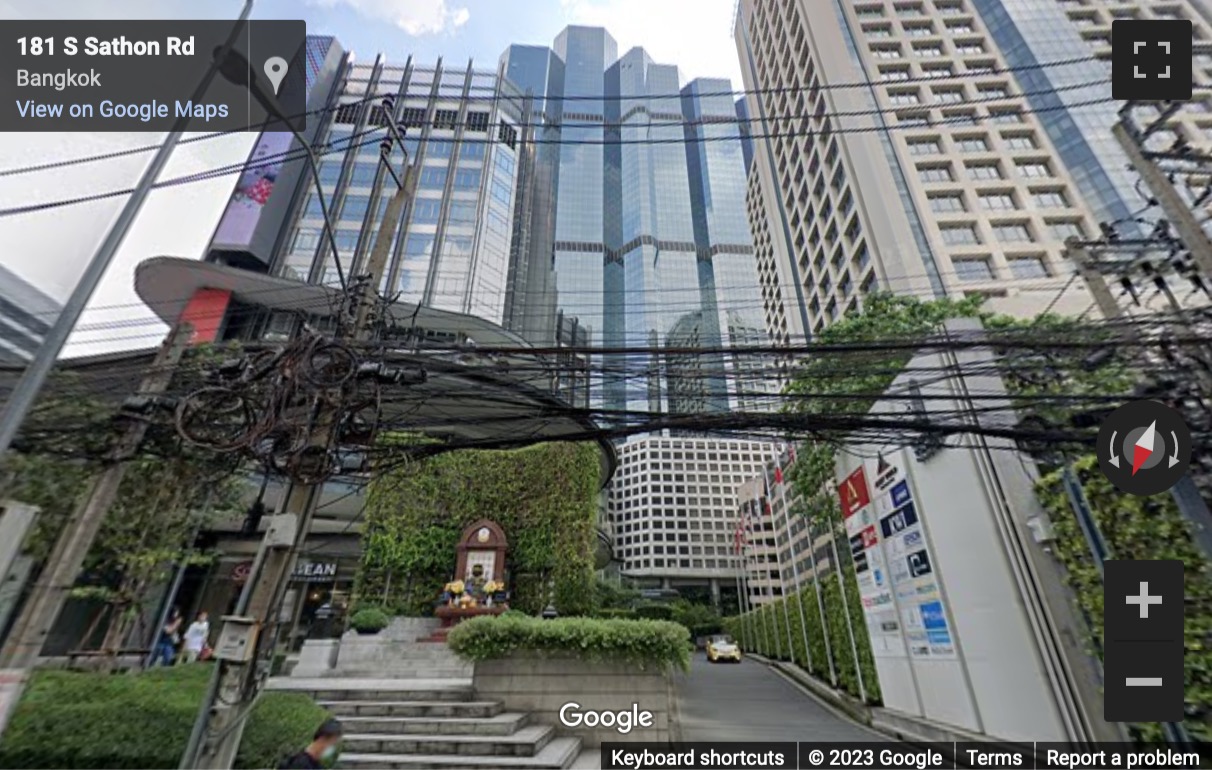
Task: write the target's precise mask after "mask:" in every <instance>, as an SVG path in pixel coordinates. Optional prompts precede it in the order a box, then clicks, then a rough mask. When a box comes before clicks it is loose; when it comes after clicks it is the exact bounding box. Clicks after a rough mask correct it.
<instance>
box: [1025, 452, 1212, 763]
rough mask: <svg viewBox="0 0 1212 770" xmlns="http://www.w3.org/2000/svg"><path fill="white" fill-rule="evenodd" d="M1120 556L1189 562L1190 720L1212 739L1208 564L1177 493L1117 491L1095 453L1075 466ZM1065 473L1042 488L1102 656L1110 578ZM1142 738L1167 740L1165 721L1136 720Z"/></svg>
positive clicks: (1192, 728)
mask: <svg viewBox="0 0 1212 770" xmlns="http://www.w3.org/2000/svg"><path fill="white" fill-rule="evenodd" d="M1073 467H1074V470H1075V471H1076V473H1077V476H1078V480H1079V481H1080V482H1081V484H1082V487H1083V489H1084V490H1085V493H1086V500H1087V501H1088V503H1089V505H1090V511H1091V513H1092V514H1093V516H1094V519H1095V521H1096V522H1097V523H1098V528H1099V530H1100V531H1101V532H1102V535H1103V539H1104V540H1105V541H1106V545H1107V548H1108V550H1109V551H1110V553H1111V558H1113V559H1178V560H1179V561H1181V562H1182V563H1183V565H1184V567H1185V570H1184V577H1185V590H1186V608H1185V629H1186V644H1185V647H1186V656H1185V660H1184V665H1185V667H1186V688H1185V692H1186V702H1187V711H1188V719H1187V721H1186V727H1187V730H1188V731H1189V732H1191V733H1192V735H1193V736H1197V737H1199V738H1200V739H1202V740H1205V741H1207V740H1212V582H1210V581H1209V574H1208V565H1207V562H1206V561H1205V560H1204V558H1203V556H1202V555H1201V554H1200V552H1199V550H1198V548H1197V546H1196V545H1195V543H1193V542H1192V540H1191V536H1190V533H1189V531H1188V529H1187V524H1186V522H1185V520H1184V519H1183V518H1182V514H1180V513H1179V511H1178V508H1177V506H1176V505H1175V502H1174V498H1173V497H1172V496H1171V495H1170V493H1168V492H1167V493H1164V494H1160V495H1154V496H1152V497H1134V496H1132V495H1125V494H1123V493H1121V492H1118V491H1116V489H1115V488H1114V487H1112V486H1111V483H1110V482H1109V481H1107V478H1106V476H1104V475H1103V474H1102V473H1101V472H1099V469H1098V458H1097V457H1095V456H1094V455H1089V456H1086V457H1083V458H1082V459H1080V460H1078V461H1077V462H1075V463H1074V465H1073ZM1061 479H1062V476H1061V472H1060V471H1057V472H1055V473H1052V474H1049V475H1048V476H1045V477H1044V478H1042V479H1040V481H1039V484H1038V485H1037V494H1038V496H1039V499H1040V502H1041V503H1042V504H1043V505H1044V507H1045V508H1047V510H1048V512H1049V513H1050V514H1051V515H1052V520H1053V524H1054V529H1055V531H1056V543H1055V546H1054V548H1055V553H1056V555H1057V557H1058V558H1059V559H1060V560H1061V563H1063V564H1064V565H1065V570H1066V573H1067V579H1068V582H1069V584H1070V585H1072V586H1073V588H1074V593H1075V594H1076V596H1077V601H1078V604H1079V606H1080V607H1081V609H1082V612H1083V613H1084V614H1085V616H1086V618H1087V622H1088V626H1089V628H1090V631H1091V636H1090V638H1089V640H1088V642H1089V646H1090V650H1091V652H1092V653H1094V654H1097V655H1098V657H1099V658H1100V659H1101V658H1102V644H1101V641H1102V640H1101V639H1100V638H1099V637H1098V634H1099V632H1100V631H1101V629H1102V627H1103V581H1102V577H1101V576H1100V575H1099V573H1098V569H1097V567H1096V566H1095V563H1094V557H1093V555H1092V554H1091V553H1090V548H1089V546H1088V545H1087V543H1086V538H1085V536H1084V535H1083V534H1082V531H1081V528H1080V526H1079V525H1078V522H1077V519H1076V518H1075V516H1074V514H1073V509H1072V507H1071V506H1070V503H1069V499H1068V496H1067V494H1066V493H1065V488H1064V485H1063V484H1062V481H1061ZM1133 727H1134V729H1135V730H1136V731H1137V732H1138V734H1139V737H1140V739H1142V740H1148V741H1160V740H1162V739H1163V737H1164V736H1163V734H1162V728H1161V725H1157V724H1145V725H1134V726H1133Z"/></svg>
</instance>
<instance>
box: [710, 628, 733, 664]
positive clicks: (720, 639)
mask: <svg viewBox="0 0 1212 770" xmlns="http://www.w3.org/2000/svg"><path fill="white" fill-rule="evenodd" d="M707 660H708V662H710V663H719V662H720V661H722V660H730V661H732V662H733V663H740V662H741V648H740V646H738V645H737V643H736V642H735V641H733V639H732V637H731V636H728V635H727V634H720V635H718V636H712V637H708V639H707Z"/></svg>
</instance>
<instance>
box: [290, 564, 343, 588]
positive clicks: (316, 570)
mask: <svg viewBox="0 0 1212 770" xmlns="http://www.w3.org/2000/svg"><path fill="white" fill-rule="evenodd" d="M290 579H291V580H298V581H302V582H305V583H306V582H315V583H323V582H326V581H329V580H336V579H337V563H336V562H335V561H331V562H308V563H303V562H300V563H298V564H296V565H295V571H294V574H293V575H291V577H290Z"/></svg>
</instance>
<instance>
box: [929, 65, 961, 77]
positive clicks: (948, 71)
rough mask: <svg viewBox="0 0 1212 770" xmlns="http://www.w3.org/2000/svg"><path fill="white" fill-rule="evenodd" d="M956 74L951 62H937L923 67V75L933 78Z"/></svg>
mask: <svg viewBox="0 0 1212 770" xmlns="http://www.w3.org/2000/svg"><path fill="white" fill-rule="evenodd" d="M954 75H955V70H953V69H952V68H951V65H950V64H935V65H932V66H929V67H922V76H923V77H926V78H931V79H937V78H949V77H953V76H954Z"/></svg>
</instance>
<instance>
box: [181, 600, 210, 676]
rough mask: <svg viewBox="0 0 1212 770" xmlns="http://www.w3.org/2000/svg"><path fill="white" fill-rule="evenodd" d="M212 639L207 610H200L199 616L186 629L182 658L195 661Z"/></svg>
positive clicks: (188, 661) (191, 661)
mask: <svg viewBox="0 0 1212 770" xmlns="http://www.w3.org/2000/svg"><path fill="white" fill-rule="evenodd" d="M209 639H210V621H209V619H208V616H207V614H206V612H205V611H203V612H199V613H198V617H197V619H196V620H194V622H193V623H190V624H189V628H187V629H185V642H184V644H183V645H182V650H181V653H182V654H181V659H182V660H183V661H184V662H186V663H193V662H194V661H196V660H198V658H200V657H201V656H202V650H204V649H205V648H206V643H207V641H208V640H209Z"/></svg>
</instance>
